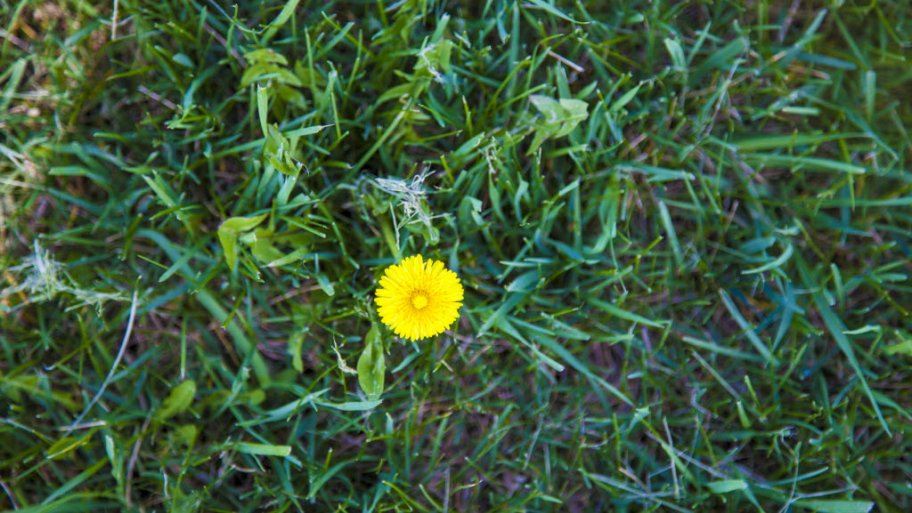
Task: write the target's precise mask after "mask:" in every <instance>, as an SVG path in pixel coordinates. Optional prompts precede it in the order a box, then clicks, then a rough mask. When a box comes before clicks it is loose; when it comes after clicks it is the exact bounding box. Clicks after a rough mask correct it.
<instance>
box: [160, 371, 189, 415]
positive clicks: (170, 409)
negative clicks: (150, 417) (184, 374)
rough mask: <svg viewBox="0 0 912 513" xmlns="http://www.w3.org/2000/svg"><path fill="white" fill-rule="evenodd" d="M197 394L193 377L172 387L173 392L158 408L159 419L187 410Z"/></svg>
mask: <svg viewBox="0 0 912 513" xmlns="http://www.w3.org/2000/svg"><path fill="white" fill-rule="evenodd" d="M195 395H196V382H195V381H193V380H192V379H188V380H187V381H184V382H183V383H181V384H180V385H177V386H176V387H174V388H172V389H171V393H170V394H168V398H167V399H165V402H164V404H163V405H162V407H161V409H159V410H158V414H157V415H156V417H157V418H158V419H159V420H166V419H169V418H171V417H173V416H175V415H177V414H178V413H180V412H182V411H184V410H186V409H187V408H189V407H190V404H192V403H193V397H194V396H195Z"/></svg>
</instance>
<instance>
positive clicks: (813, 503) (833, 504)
mask: <svg viewBox="0 0 912 513" xmlns="http://www.w3.org/2000/svg"><path fill="white" fill-rule="evenodd" d="M795 505H797V506H801V507H802V508H807V509H809V510H811V511H817V512H819V513H868V512H869V511H871V509H872V508H873V507H874V503H873V502H871V501H837V500H800V501H797V502H795Z"/></svg>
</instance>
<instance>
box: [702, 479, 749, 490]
mask: <svg viewBox="0 0 912 513" xmlns="http://www.w3.org/2000/svg"><path fill="white" fill-rule="evenodd" d="M706 487H707V488H709V489H710V490H711V491H712V492H713V493H720V494H721V493H728V492H734V491H736V490H743V489H745V488H747V483H745V482H744V481H742V480H740V479H723V480H721V481H712V482H710V483H706Z"/></svg>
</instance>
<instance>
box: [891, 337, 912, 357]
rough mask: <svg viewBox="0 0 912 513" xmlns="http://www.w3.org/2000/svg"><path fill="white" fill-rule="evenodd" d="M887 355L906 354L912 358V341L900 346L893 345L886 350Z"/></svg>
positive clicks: (903, 342)
mask: <svg viewBox="0 0 912 513" xmlns="http://www.w3.org/2000/svg"><path fill="white" fill-rule="evenodd" d="M886 351H887V354H890V355H893V354H897V353H898V354H904V355H906V356H912V339H908V340H904V341H902V342H900V343H898V344H893V345H892V346H889V347H887V348H886Z"/></svg>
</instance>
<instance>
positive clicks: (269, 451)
mask: <svg viewBox="0 0 912 513" xmlns="http://www.w3.org/2000/svg"><path fill="white" fill-rule="evenodd" d="M234 448H235V449H237V450H238V452H242V453H244V454H253V455H256V456H288V455H289V454H291V446H290V445H272V444H256V443H250V442H237V443H236V444H234Z"/></svg>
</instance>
